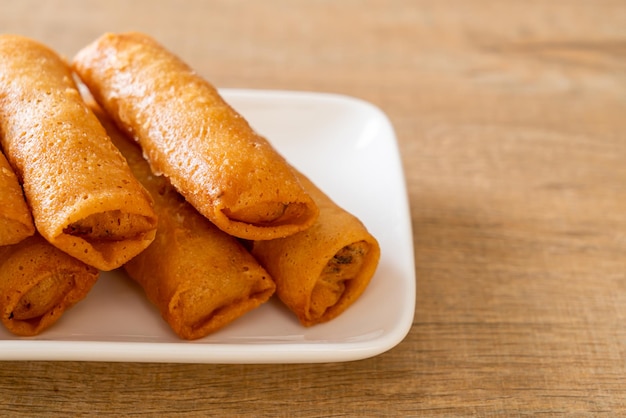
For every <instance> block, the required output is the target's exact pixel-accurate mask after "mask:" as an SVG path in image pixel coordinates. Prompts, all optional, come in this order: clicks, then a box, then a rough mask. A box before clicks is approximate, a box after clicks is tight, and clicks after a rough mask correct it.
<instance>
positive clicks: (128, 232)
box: [63, 210, 154, 241]
mask: <svg viewBox="0 0 626 418" xmlns="http://www.w3.org/2000/svg"><path fill="white" fill-rule="evenodd" d="M151 230H154V224H153V223H152V221H151V220H150V219H149V218H147V217H145V216H142V215H136V214H132V213H126V212H122V211H120V210H112V211H108V212H102V213H94V214H92V215H89V216H87V217H86V218H84V219H81V220H80V221H78V222H74V223H72V224H70V225H68V226H67V227H66V228H65V229H64V230H63V232H64V233H65V234H68V235H73V236H76V237H80V238H83V239H85V240H88V241H90V240H94V241H123V240H125V239H132V238H134V237H137V236H140V235H142V234H144V233H146V232H148V231H151Z"/></svg>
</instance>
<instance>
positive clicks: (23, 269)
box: [0, 234, 99, 336]
mask: <svg viewBox="0 0 626 418" xmlns="http://www.w3.org/2000/svg"><path fill="white" fill-rule="evenodd" d="M98 276H99V272H98V270H97V269H95V268H93V267H91V266H88V265H87V264H85V263H83V262H81V261H79V260H77V259H75V258H73V257H71V256H69V255H68V254H66V253H64V252H63V251H61V250H59V249H58V248H56V247H54V246H52V245H51V244H50V243H48V242H47V241H46V240H44V239H43V238H42V237H41V236H40V235H39V234H35V235H33V236H32V237H29V238H26V239H25V240H23V241H20V242H19V243H18V244H14V245H9V246H4V247H0V315H1V320H2V324H3V325H4V326H5V327H6V328H7V329H8V330H9V331H11V332H12V333H13V334H16V335H20V336H32V335H37V334H39V333H41V332H42V331H43V330H45V329H47V328H49V327H50V326H51V325H52V324H54V323H55V322H56V321H57V320H58V319H59V318H60V317H61V316H62V315H63V313H64V312H65V311H66V310H68V309H69V308H71V307H72V306H74V305H75V304H76V303H77V302H79V301H80V300H82V299H83V298H84V297H85V296H87V294H88V293H89V290H90V289H91V288H92V286H93V285H94V284H95V283H96V281H97V279H98Z"/></svg>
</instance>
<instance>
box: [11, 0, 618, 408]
mask: <svg viewBox="0 0 626 418" xmlns="http://www.w3.org/2000/svg"><path fill="white" fill-rule="evenodd" d="M0 8H1V11H2V12H1V13H0V31H1V32H12V33H20V34H24V35H27V36H31V37H33V38H35V39H38V40H40V41H42V42H45V43H47V44H48V45H50V46H51V47H53V48H55V49H56V50H58V51H59V52H61V53H62V54H65V55H67V56H70V57H71V56H72V55H73V54H74V53H75V52H76V51H77V50H78V49H80V48H81V47H82V46H84V45H85V44H87V43H88V42H90V41H91V40H93V39H95V38H96V37H98V36H99V35H100V34H101V33H103V32H106V31H125V30H131V29H132V30H140V31H144V32H147V33H150V34H151V35H153V36H154V37H156V38H158V39H159V40H160V41H161V42H162V43H164V44H165V45H166V46H168V47H169V48H170V49H172V50H174V51H175V52H176V53H178V54H179V55H180V56H182V57H183V58H184V59H185V60H186V61H188V62H189V63H190V64H191V65H192V66H193V67H195V68H196V69H197V70H198V72H200V73H201V74H203V75H204V76H205V77H206V78H208V79H209V80H210V81H211V82H212V83H214V84H215V85H217V86H219V87H236V88H261V89H284V90H308V91H321V92H333V93H340V94H346V95H350V96H354V97H359V98H362V99H365V100H367V101H370V102H372V103H373V104H375V105H376V106H378V107H380V108H381V109H382V110H383V111H384V112H385V113H386V114H387V115H388V116H389V118H390V119H391V121H392V123H393V125H394V128H395V130H396V133H397V136H398V141H399V148H400V151H401V155H402V160H403V164H404V169H405V174H406V179H407V184H408V194H409V199H410V204H411V219H412V226H413V229H414V231H413V243H414V246H415V249H414V250H415V263H416V275H417V308H416V311H415V316H414V321H413V325H412V328H411V330H410V332H409V334H408V335H407V337H406V338H405V339H404V341H403V342H402V343H400V344H399V345H398V346H396V347H395V348H393V349H391V350H390V351H388V352H386V353H384V354H382V355H379V356H376V357H374V358H370V359H366V360H360V361H354V362H347V363H331V364H301V365H300V364H292V365H211V364H204V365H197V364H146V363H138V364H136V363H98V362H94V363H89V362H12V361H11V362H6V361H5V362H2V363H0V415H2V416H19V415H25V416H26V415H29V416H30V415H44V414H50V415H59V416H73V415H87V414H92V413H99V414H107V413H108V414H111V415H116V416H120V415H134V414H141V413H144V414H147V415H152V414H153V415H158V416H184V415H216V416H230V415H241V416H243V415H250V416H272V417H274V416H413V415H422V414H424V415H429V416H432V415H444V416H522V415H533V416H534V415H539V414H543V415H562V414H564V415H574V416H595V415H607V416H616V415H620V414H621V415H624V414H626V163H625V161H624V160H625V157H626V133H625V132H626V2H624V1H623V0H615V1H611V0H602V1H585V0H571V1H524V2H521V1H518V2H516V1H497V0H493V1H488V0H466V1H438V0H423V1H389V0H371V1H357V0H346V1H331V0H324V1H289V0H267V1H265V0H264V1H258V2H257V1H243V0H238V1H226V0H223V1H199V0H198V1H186V2H177V1H156V0H142V1H133V2H127V1H124V0H106V1H81V2H74V1H70V0H67V1H60V0H57V1H48V2H37V1H19V2H18V1H8V0H2V2H1V6H0Z"/></svg>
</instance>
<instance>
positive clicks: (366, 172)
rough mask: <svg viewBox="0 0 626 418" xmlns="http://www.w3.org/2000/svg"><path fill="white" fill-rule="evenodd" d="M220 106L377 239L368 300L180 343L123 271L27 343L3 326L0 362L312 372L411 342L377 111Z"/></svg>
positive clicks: (305, 102) (389, 155) (245, 323)
mask: <svg viewBox="0 0 626 418" xmlns="http://www.w3.org/2000/svg"><path fill="white" fill-rule="evenodd" d="M221 92H222V93H223V95H224V97H225V99H226V100H227V101H228V102H229V103H230V104H231V105H232V106H233V107H234V108H235V109H237V110H238V111H239V112H240V113H242V114H243V115H244V116H245V117H246V118H247V119H248V120H249V121H250V123H251V125H252V126H253V127H254V128H255V129H256V130H257V131H258V132H259V133H261V134H262V135H264V136H266V137H267V138H268V139H269V140H270V141H271V142H272V143H273V144H274V145H275V147H276V148H277V149H278V150H279V151H280V152H281V153H282V154H283V155H284V156H285V157H287V159H288V160H289V161H290V162H291V163H292V164H294V165H295V166H296V167H298V168H299V169H300V170H301V171H302V172H304V173H305V174H307V175H308V176H309V177H310V178H311V179H312V180H313V181H314V182H316V183H317V184H318V185H319V186H320V187H321V188H322V189H323V190H324V191H325V192H326V193H327V194H328V195H329V196H330V197H331V198H333V199H334V200H335V201H336V202H337V203H338V204H340V205H341V206H343V207H344V208H345V209H347V210H348V211H350V212H352V213H353V214H354V215H356V216H357V217H359V218H360V219H361V220H362V221H363V222H364V224H365V225H366V226H367V228H368V229H369V230H370V232H371V233H372V234H373V235H374V236H375V237H376V238H377V239H378V240H379V242H380V246H381V251H382V255H381V260H380V264H379V267H378V270H377V272H376V274H375V276H374V277H373V279H372V281H371V283H370V285H369V286H368V288H367V289H366V291H365V293H364V294H363V295H362V296H361V298H360V299H359V300H357V302H356V303H355V304H354V305H352V306H351V307H350V308H349V309H348V310H347V311H346V312H345V313H344V314H342V315H341V316H340V317H338V318H336V319H334V320H333V321H330V322H328V323H326V324H321V325H316V326H314V327H311V328H304V327H302V326H301V325H300V324H299V323H298V321H297V320H296V318H295V316H294V315H292V314H291V313H290V312H289V311H288V310H287V309H285V308H284V307H283V306H282V305H281V303H280V302H279V301H277V300H271V301H270V302H268V303H266V304H265V305H263V306H261V307H260V308H258V309H256V310H254V311H252V312H249V313H248V314H246V315H245V316H243V317H241V318H239V319H238V320H236V321H235V322H234V323H232V324H230V325H229V326H227V327H226V328H224V329H223V330H220V331H218V332H216V333H214V334H212V335H209V336H207V337H205V338H203V339H200V340H196V341H192V342H189V341H183V340H180V339H179V338H178V337H177V336H176V335H175V334H174V333H173V332H172V331H171V330H170V328H169V326H168V325H167V324H166V323H165V321H163V320H162V319H161V316H160V314H159V313H158V312H157V310H156V308H154V307H153V306H152V305H150V303H149V302H148V301H147V300H146V299H145V297H144V296H143V294H142V291H141V289H140V288H139V287H137V286H136V285H135V284H134V283H132V282H131V281H130V279H128V278H127V277H126V276H125V275H124V273H123V272H121V271H115V272H108V273H103V274H102V275H101V278H100V279H99V281H98V283H97V284H96V285H95V286H94V288H93V289H92V291H91V292H90V293H89V295H88V296H87V297H86V298H85V299H84V300H83V301H82V302H80V303H79V304H78V305H76V306H75V307H74V308H72V309H71V310H69V311H67V312H66V313H65V315H64V316H63V317H62V318H61V319H60V320H59V322H57V323H56V324H55V325H54V326H53V327H51V328H50V329H48V330H47V331H45V332H43V333H42V334H41V335H39V336H37V337H33V338H19V337H15V336H13V335H12V334H10V333H9V332H8V331H6V330H5V329H4V328H2V327H0V328H2V329H0V360H79V361H129V362H180V363H183V362H184V363H312V362H337V361H349V360H358V359H363V358H367V357H372V356H375V355H378V354H380V353H383V352H385V351H387V350H389V349H391V348H392V347H394V346H395V345H396V344H398V343H399V342H400V341H402V339H403V338H404V337H405V336H406V334H407V333H408V331H409V329H410V327H411V324H412V321H413V314H414V309H415V269H414V261H413V241H412V232H411V223H410V216H409V208H408V202H407V194H406V187H405V180H404V176H403V171H402V166H401V161H400V158H399V153H398V148H397V143H396V138H395V135H394V132H393V129H392V127H391V124H390V123H389V120H388V119H387V117H386V116H385V115H384V114H383V113H382V112H381V111H380V110H379V109H378V108H376V107H374V106H372V105H371V104H368V103H366V102H363V101H361V100H358V99H353V98H349V97H345V96H338V95H330V94H320V93H300V92H279V91H250V90H222V91H221Z"/></svg>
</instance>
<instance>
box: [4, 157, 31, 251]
mask: <svg viewBox="0 0 626 418" xmlns="http://www.w3.org/2000/svg"><path fill="white" fill-rule="evenodd" d="M34 233H35V225H34V224H33V218H32V216H31V214H30V209H29V208H28V205H27V204H26V201H25V200H24V193H23V192H22V186H20V184H19V182H18V180H17V176H16V175H15V173H14V172H13V169H12V168H11V166H10V165H9V162H8V161H7V160H6V158H5V157H4V154H3V153H1V152H0V246H3V245H10V244H17V243H18V242H20V241H21V240H23V239H25V238H27V237H29V236H31V235H33V234H34Z"/></svg>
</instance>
